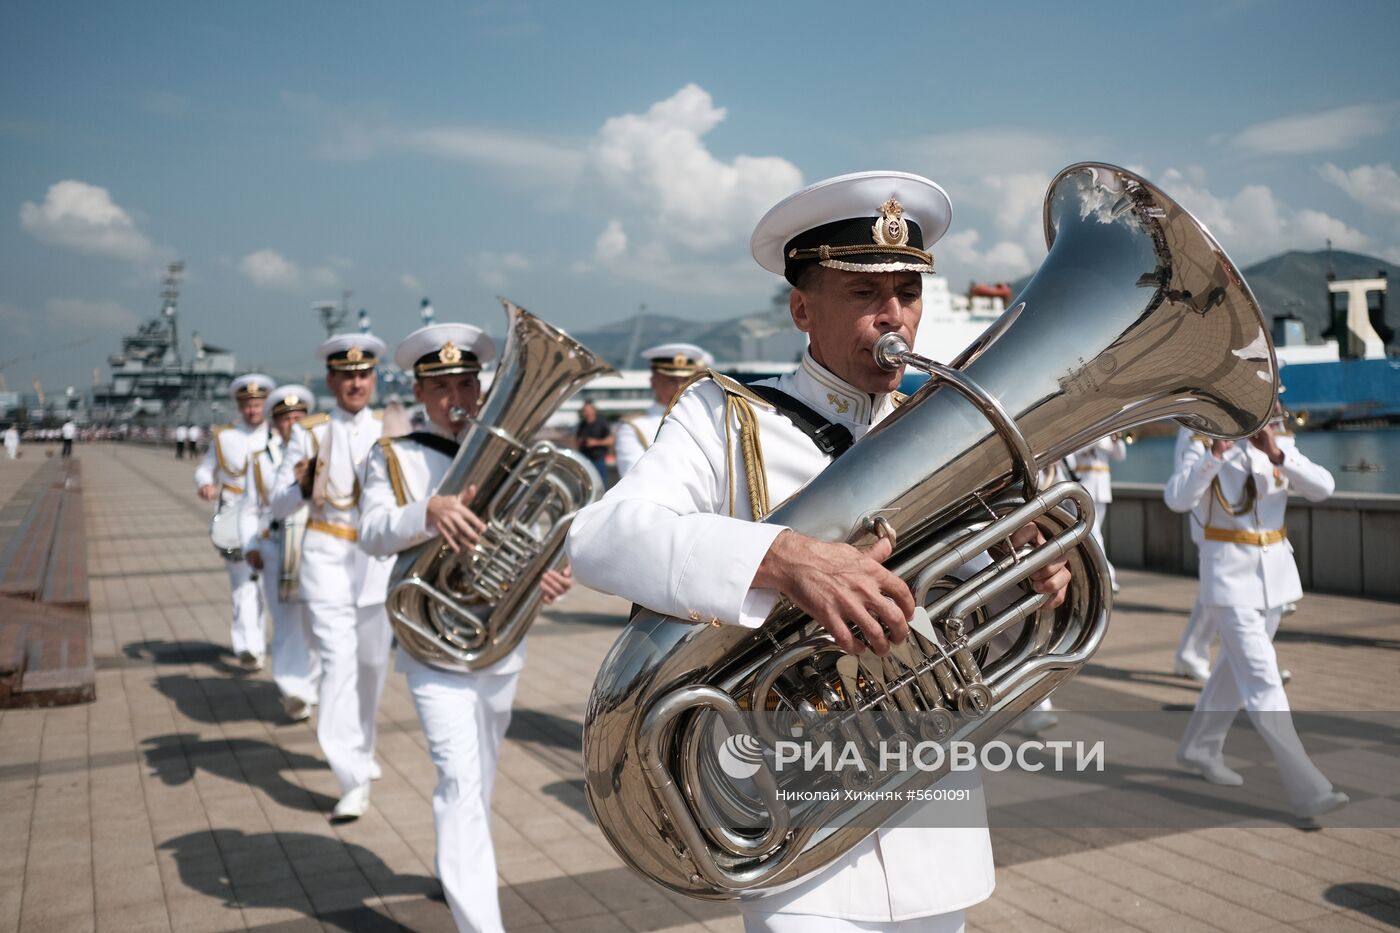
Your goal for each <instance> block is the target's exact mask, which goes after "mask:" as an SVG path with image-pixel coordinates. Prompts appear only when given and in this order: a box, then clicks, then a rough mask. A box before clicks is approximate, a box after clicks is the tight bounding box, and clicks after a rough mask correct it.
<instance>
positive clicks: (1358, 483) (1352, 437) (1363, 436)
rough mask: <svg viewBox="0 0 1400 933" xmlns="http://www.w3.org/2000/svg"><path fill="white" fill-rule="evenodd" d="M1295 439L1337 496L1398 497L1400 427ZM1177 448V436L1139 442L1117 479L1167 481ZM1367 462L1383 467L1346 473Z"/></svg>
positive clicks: (1317, 433)
mask: <svg viewBox="0 0 1400 933" xmlns="http://www.w3.org/2000/svg"><path fill="white" fill-rule="evenodd" d="M1297 439H1298V449H1299V450H1301V451H1302V452H1303V453H1304V454H1306V455H1307V457H1308V459H1309V460H1312V461H1313V462H1314V463H1317V464H1318V465H1320V466H1324V467H1326V468H1327V469H1328V470H1330V471H1331V472H1332V476H1333V477H1334V478H1335V479H1336V481H1337V491H1338V492H1360V493H1376V492H1380V493H1389V494H1392V495H1400V428H1388V429H1382V430H1373V431H1303V432H1300V433H1299V434H1298V435H1297ZM1243 443H1248V441H1245V442H1243ZM1175 444H1176V438H1175V436H1174V435H1167V436H1165V437H1144V438H1139V439H1138V440H1137V442H1136V443H1134V444H1132V445H1130V446H1129V447H1128V459H1127V460H1125V461H1124V462H1123V463H1115V464H1113V479H1114V480H1115V481H1116V482H1124V483H1165V482H1166V481H1167V477H1168V476H1169V475H1170V474H1171V469H1172V451H1173V449H1174V447H1175ZM1363 461H1364V462H1365V463H1368V464H1374V465H1378V466H1381V467H1383V468H1384V469H1382V470H1379V471H1367V472H1362V471H1359V470H1348V469H1345V467H1347V466H1352V467H1355V466H1357V465H1358V464H1360V463H1362V462H1363Z"/></svg>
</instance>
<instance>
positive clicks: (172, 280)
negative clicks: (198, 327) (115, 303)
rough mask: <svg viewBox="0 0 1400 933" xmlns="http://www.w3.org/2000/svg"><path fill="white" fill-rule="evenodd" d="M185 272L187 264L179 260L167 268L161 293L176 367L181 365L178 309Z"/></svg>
mask: <svg viewBox="0 0 1400 933" xmlns="http://www.w3.org/2000/svg"><path fill="white" fill-rule="evenodd" d="M184 271H185V263H184V262H183V261H182V260H178V259H177V260H176V261H174V262H172V263H171V264H170V265H169V266H167V267H166V269H165V280H164V282H163V283H162V287H161V292H160V299H161V304H162V306H163V310H164V314H165V319H166V321H167V323H168V325H169V328H170V346H171V349H172V350H173V351H174V353H175V365H177V366H178V365H180V333H179V330H178V329H177V326H176V322H177V315H176V309H177V308H178V307H179V304H180V275H181V274H182V273H183V272H184Z"/></svg>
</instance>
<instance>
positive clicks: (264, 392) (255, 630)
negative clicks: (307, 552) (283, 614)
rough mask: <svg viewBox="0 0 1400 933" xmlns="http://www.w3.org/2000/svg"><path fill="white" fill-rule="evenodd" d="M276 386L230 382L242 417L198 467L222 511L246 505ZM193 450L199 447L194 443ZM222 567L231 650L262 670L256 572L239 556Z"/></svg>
mask: <svg viewBox="0 0 1400 933" xmlns="http://www.w3.org/2000/svg"><path fill="white" fill-rule="evenodd" d="M276 386H277V383H275V382H273V381H272V379H270V378H269V377H267V376H264V375H261V374H260V373H249V374H248V375H246V376H239V377H238V378H237V379H235V380H233V382H232V383H231V384H230V385H229V394H230V395H232V396H233V400H234V403H235V404H237V406H238V414H239V416H240V417H239V420H237V421H235V422H233V423H231V424H226V425H222V426H221V427H218V428H215V429H214V432H213V434H212V436H211V437H210V440H209V449H208V450H207V451H205V453H204V459H203V460H202V461H200V464H199V467H198V468H197V469H196V470H195V471H194V483H195V489H196V491H197V492H198V493H199V497H200V498H201V499H203V500H204V501H206V502H218V510H219V511H221V512H222V511H223V510H225V509H229V510H233V509H237V508H240V507H241V506H242V503H243V493H244V486H245V485H246V484H247V478H248V464H250V463H251V462H252V460H253V453H254V452H255V451H259V450H262V449H263V448H264V447H266V446H267V424H266V421H265V415H264V412H263V403H264V402H265V401H266V400H267V396H268V394H269V393H270V392H271V391H272V390H273V389H274V388H276ZM190 449H191V450H192V451H193V450H194V449H195V448H194V446H193V445H191V446H190ZM235 522H236V520H235ZM235 527H236V524H235ZM224 569H225V570H227V571H228V584H229V589H230V590H231V591H232V593H233V630H232V633H231V640H232V642H233V652H234V654H236V655H238V663H239V664H240V665H242V666H243V669H244V670H246V671H256V670H261V669H262V665H263V655H264V654H266V652H267V633H266V631H265V630H264V629H263V605H262V595H261V593H260V592H259V591H258V582H257V580H255V579H254V576H255V572H254V570H253V568H252V567H250V566H249V565H248V564H247V562H246V561H244V560H243V559H242V558H241V557H240V558H238V559H234V558H233V557H225V559H224Z"/></svg>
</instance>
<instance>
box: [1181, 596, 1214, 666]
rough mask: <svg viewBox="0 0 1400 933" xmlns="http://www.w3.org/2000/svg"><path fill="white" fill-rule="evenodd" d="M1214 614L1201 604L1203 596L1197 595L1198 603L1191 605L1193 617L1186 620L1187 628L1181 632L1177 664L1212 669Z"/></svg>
mask: <svg viewBox="0 0 1400 933" xmlns="http://www.w3.org/2000/svg"><path fill="white" fill-rule="evenodd" d="M1214 618H1215V617H1214V616H1213V615H1211V614H1210V613H1209V612H1207V611H1206V608H1205V607H1204V606H1202V605H1201V597H1200V596H1199V595H1198V596H1197V597H1196V605H1194V606H1192V607H1191V618H1189V619H1187V620H1186V628H1184V629H1183V630H1182V632H1181V641H1180V642H1179V643H1178V644H1177V646H1176V666H1177V667H1179V668H1182V667H1187V668H1197V669H1199V670H1203V671H1208V670H1210V642H1211V639H1212V638H1214V637H1215V625H1214V622H1213V620H1214Z"/></svg>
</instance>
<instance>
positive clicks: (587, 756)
mask: <svg viewBox="0 0 1400 933" xmlns="http://www.w3.org/2000/svg"><path fill="white" fill-rule="evenodd" d="M1044 224H1045V231H1046V243H1047V246H1048V247H1049V253H1048V255H1047V257H1046V259H1045V261H1044V263H1043V264H1042V265H1041V267H1040V269H1039V270H1037V272H1036V274H1035V276H1034V277H1033V278H1032V279H1031V281H1030V282H1029V283H1028V284H1027V285H1026V287H1025V289H1024V290H1023V291H1022V293H1021V294H1020V295H1019V296H1017V300H1016V301H1015V303H1014V304H1013V305H1012V306H1011V307H1010V308H1009V309H1008V310H1007V311H1006V312H1005V314H1003V315H1002V317H1001V318H1000V319H998V321H996V322H995V323H994V324H993V325H992V326H991V327H989V328H988V329H987V331H985V332H984V333H983V334H982V335H981V336H980V337H979V338H978V339H977V340H975V341H974V342H973V344H972V345H971V346H969V347H968V348H967V349H966V350H964V351H963V353H961V354H960V355H959V356H958V357H957V359H956V360H955V361H954V363H953V364H952V365H950V366H941V365H939V364H937V363H934V362H933V361H931V360H927V359H925V358H923V357H921V356H919V355H917V354H914V353H912V352H910V351H909V349H908V347H907V345H904V344H903V342H902V341H901V340H899V339H898V338H894V339H890V338H886V339H885V340H884V341H882V342H881V343H880V344H879V345H878V346H877V347H876V348H874V350H873V352H874V353H875V354H876V358H877V362H881V363H882V365H886V366H887V367H890V368H897V367H899V366H910V365H912V366H915V367H916V368H920V369H923V370H924V371H926V372H928V373H929V374H930V379H929V381H928V382H927V383H926V384H925V385H924V386H923V387H921V388H920V389H919V390H918V391H917V392H915V393H914V394H913V395H912V396H911V397H910V398H909V399H908V400H906V401H905V402H904V403H903V404H902V405H901V406H900V407H899V408H898V409H896V410H895V412H894V413H893V414H891V415H890V416H889V417H887V418H886V419H885V420H884V421H882V422H881V423H880V424H879V425H877V426H876V427H874V428H873V429H872V430H871V431H870V432H869V433H868V434H867V435H866V436H865V437H863V438H862V439H861V440H860V441H859V442H857V443H856V444H855V445H853V446H852V447H851V448H850V450H849V451H847V452H846V454H845V455H844V456H842V457H841V458H840V459H838V460H836V461H834V462H832V463H831V464H830V465H829V466H828V467H827V468H826V469H825V470H823V472H822V473H820V474H819V475H817V476H816V477H814V478H813V479H812V480H811V481H810V482H809V483H808V484H807V485H806V486H805V487H803V488H802V489H801V490H799V491H798V492H797V493H796V494H795V495H793V496H792V497H791V498H790V499H788V500H787V501H786V502H784V503H783V504H781V505H780V506H778V508H777V509H775V510H774V512H773V513H772V514H771V515H769V516H767V517H766V518H765V519H764V520H765V521H769V522H774V523H777V524H781V525H784V526H787V527H790V528H792V529H794V530H795V531H797V532H799V533H801V534H805V535H809V536H811V537H816V538H820V539H823V540H827V541H843V540H853V541H859V540H862V539H863V540H869V536H870V535H871V534H873V533H874V532H876V531H877V530H878V531H880V532H881V533H883V534H886V535H887V536H889V537H891V538H892V539H893V541H894V542H895V547H894V549H893V553H892V555H891V557H890V558H889V560H888V561H886V565H887V566H888V567H889V568H890V569H891V570H892V571H893V572H894V573H896V574H897V575H898V576H900V577H901V579H903V580H904V581H905V582H906V583H907V584H909V585H910V587H911V589H912V590H913V592H914V596H915V600H916V604H917V605H918V606H920V609H919V610H917V611H916V613H915V621H914V622H913V623H911V630H912V633H911V635H910V638H909V639H908V640H907V641H906V642H905V643H903V644H902V645H900V646H896V648H897V650H895V651H892V652H891V655H890V658H887V659H884V661H883V662H880V663H875V662H874V661H872V660H871V658H872V657H873V656H870V655H869V654H868V653H867V654H866V655H862V656H860V657H859V658H854V657H851V656H845V655H842V654H841V653H840V652H839V650H837V649H836V648H835V646H834V643H832V642H831V640H830V638H829V637H828V636H827V635H826V633H825V631H824V630H823V629H821V627H820V626H818V625H816V624H815V623H814V622H813V621H812V620H811V619H810V618H808V617H806V616H805V615H803V614H802V613H800V612H798V611H797V610H796V609H794V608H793V607H791V606H790V605H786V604H783V603H780V604H779V606H778V607H777V608H776V609H775V610H774V611H773V613H772V614H771V615H770V617H769V618H768V620H767V621H765V623H764V625H763V626H762V627H761V628H760V629H758V630H756V631H755V630H748V629H743V628H739V627H737V626H719V627H712V626H696V625H692V624H689V623H687V622H685V621H684V620H680V619H673V618H669V617H667V616H664V615H661V614H658V613H654V612H647V611H642V612H640V613H639V614H638V615H637V616H636V617H635V618H634V619H633V620H632V622H631V623H630V624H629V625H628V626H627V628H626V629H625V630H624V631H623V633H622V634H621V636H620V637H619V638H618V640H617V641H616V643H615V644H614V645H613V648H612V650H611V652H610V653H609V655H608V657H607V659H606V660H605V662H604V664H603V667H602V669H601V670H600V671H599V674H598V677H597V680H596V682H595V684H594V689H593V692H592V695H591V697H590V700H589V705H588V710H587V714H586V719H585V725H584V735H583V745H584V770H585V790H586V795H587V799H588V803H589V806H590V808H591V809H592V811H593V814H594V816H595V818H596V820H597V822H598V825H599V827H600V828H601V829H602V830H603V833H604V835H605V836H606V837H607V838H608V840H609V841H610V842H611V843H612V845H613V847H614V848H615V849H616V850H617V852H618V854H619V855H620V856H621V857H622V858H623V860H624V861H626V862H627V863H628V864H629V865H631V866H632V867H633V868H634V869H636V870H637V871H639V872H641V873H642V874H645V875H647V876H648V877H650V878H651V879H653V880H654V881H657V882H659V883H660V884H663V885H665V886H667V887H669V888H672V889H673V890H676V891H679V892H682V893H685V894H688V895H692V896H696V897H705V898H720V899H723V898H733V897H736V896H739V895H741V894H752V893H756V892H759V891H763V890H767V889H772V888H775V887H778V886H782V885H786V884H789V883H792V882H795V881H798V880H801V879H803V878H805V877H807V876H809V875H811V874H812V873H814V872H816V871H819V870H820V869H821V868H823V867H824V866H826V865H828V864H830V863H831V862H832V861H833V860H834V859H836V858H838V857H839V856H840V855H841V854H842V853H844V852H846V851H847V850H849V849H850V848H851V847H852V846H854V845H856V844H857V843H858V842H860V840H861V839H863V838H864V837H865V836H866V835H868V834H869V832H870V829H869V826H870V825H875V824H878V822H880V821H888V820H893V819H895V818H897V817H898V815H899V811H900V810H901V808H902V807H903V806H905V804H903V803H899V802H889V803H881V804H877V805H875V806H874V807H873V808H870V809H868V810H867V811H866V813H865V814H864V818H865V822H864V824H863V825H857V822H856V821H855V820H854V819H852V818H851V816H850V814H848V813H847V812H845V810H843V808H842V806H841V805H840V804H836V805H832V806H826V807H825V808H823V807H822V806H818V805H813V806H812V807H810V808H808V809H807V810H801V809H797V808H800V807H801V805H800V804H799V805H787V804H784V803H782V802H781V801H779V800H778V799H777V795H776V793H775V792H774V790H773V785H772V783H771V782H769V783H768V784H765V783H764V781H763V779H761V778H760V777H758V776H757V775H756V776H755V777H754V779H753V781H754V788H753V789H752V791H751V799H752V805H753V807H755V808H756V812H757V813H759V814H760V815H761V816H762V818H763V819H762V825H761V826H757V827H750V829H749V830H748V831H739V830H736V829H734V828H733V827H725V826H716V825H715V820H714V818H713V817H714V815H715V806H716V805H715V804H714V803H713V802H711V801H710V800H709V798H708V796H707V795H706V794H704V793H700V792H698V789H702V788H704V787H708V786H710V785H711V784H712V783H713V782H715V781H719V780H722V776H721V777H720V778H716V777H715V774H716V772H715V770H714V768H713V767H711V766H710V765H709V764H708V763H707V762H708V759H709V758H712V757H713V755H712V754H709V755H708V757H707V749H706V748H705V744H704V741H703V740H702V739H701V738H700V737H699V736H700V733H701V731H702V730H701V728H700V724H701V723H702V722H703V721H704V720H705V719H706V717H708V718H710V719H713V718H714V716H718V717H719V718H720V719H721V720H722V721H723V722H724V723H725V724H726V726H727V727H728V728H729V730H730V732H731V734H732V733H734V732H735V731H736V730H737V729H738V728H739V725H738V723H739V718H740V716H741V714H742V713H743V712H744V711H745V710H765V709H770V708H774V707H773V704H775V703H776V704H777V705H776V709H778V710H780V711H784V710H786V711H793V712H794V713H798V714H800V715H803V716H807V717H812V718H810V720H809V721H808V724H809V725H811V726H814V727H816V728H819V729H826V730H833V731H834V732H836V733H838V734H855V735H858V734H860V732H861V729H862V728H863V726H862V722H861V719H860V716H861V714H863V713H866V712H869V711H871V710H878V711H881V712H887V713H890V714H892V715H894V716H899V717H910V721H915V720H917V721H920V722H922V723H924V726H923V728H925V729H926V730H928V731H932V732H935V733H936V738H937V740H938V741H942V742H948V741H953V740H970V741H978V742H981V741H986V740H989V739H991V738H993V737H995V736H996V735H998V734H999V733H1000V732H1001V731H1002V730H1003V729H1005V728H1006V727H1007V726H1008V725H1009V724H1010V723H1011V722H1013V721H1014V720H1015V719H1016V718H1017V717H1018V716H1019V715H1021V714H1022V713H1023V712H1024V711H1026V710H1028V709H1030V708H1031V707H1032V706H1034V705H1036V704H1037V703H1039V702H1040V701H1041V700H1042V699H1044V698H1045V697H1046V696H1048V695H1049V694H1050V693H1051V692H1052V691H1053V690H1054V689H1055V687H1056V686H1058V684H1060V683H1062V682H1063V681H1064V680H1066V679H1068V678H1069V677H1071V676H1073V674H1074V673H1076V672H1077V671H1078V670H1079V669H1080V667H1081V666H1082V665H1083V664H1084V662H1085V661H1086V660H1087V659H1088V658H1089V657H1090V656H1092V654H1093V653H1094V651H1095V650H1097V648H1098V646H1099V644H1100V643H1101V642H1102V639H1103V637H1104V634H1105V632H1106V631H1107V625H1108V620H1109V614H1110V599H1109V595H1108V594H1109V581H1108V572H1107V565H1106V563H1105V560H1104V557H1103V554H1102V552H1101V550H1100V549H1099V547H1098V545H1097V544H1096V543H1095V542H1094V541H1093V539H1092V537H1091V536H1090V535H1089V533H1088V532H1089V528H1090V527H1091V525H1092V520H1093V503H1092V502H1091V501H1090V500H1089V498H1088V495H1087V493H1085V492H1084V490H1083V487H1081V486H1079V485H1078V484H1076V483H1059V484H1056V485H1054V486H1051V487H1049V488H1047V489H1039V488H1038V484H1037V474H1038V472H1039V470H1041V469H1044V468H1045V467H1046V466H1048V465H1049V464H1051V463H1053V462H1054V461H1056V460H1058V459H1060V458H1061V457H1064V456H1066V455H1067V454H1070V453H1072V452H1074V451H1075V450H1078V449H1080V448H1081V447H1084V446H1086V445H1087V444H1089V443H1091V442H1093V441H1095V440H1097V439H1098V438H1100V437H1103V436H1106V435H1108V434H1111V433H1114V432H1120V431H1127V430H1129V429H1131V428H1133V427H1135V426H1137V425H1141V424H1144V423H1146V422H1149V421H1154V420H1159V419H1164V418H1173V419H1175V420H1177V421H1178V422H1179V423H1181V424H1183V425H1185V426H1187V427H1190V428H1191V429H1193V430H1195V431H1198V432H1200V433H1203V434H1206V435H1209V436H1212V437H1230V438H1237V437H1243V436H1246V435H1248V434H1251V433H1253V432H1254V431H1256V430H1257V429H1258V427H1259V426H1260V425H1261V424H1263V423H1264V421H1265V420H1266V419H1267V417H1268V415H1269V412H1270V410H1271V409H1272V406H1273V402H1274V398H1275V397H1276V395H1277V386H1278V374H1277V366H1276V364H1275V361H1274V355H1273V347H1272V345H1271V343H1270V341H1269V337H1268V330H1267V327H1266V326H1265V324H1264V320H1263V316H1262V314H1261V313H1260V311H1259V308H1258V305H1257V304H1256V303H1255V301H1254V297H1253V295H1252V294H1251V293H1250V291H1249V288H1248V286H1247V285H1246V284H1245V282H1244V279H1243V278H1242V277H1241V276H1240V274H1239V272H1238V270H1237V269H1236V268H1235V266H1234V264H1233V263H1232V262H1231V261H1230V259H1229V258H1228V257H1227V256H1226V255H1225V253H1224V251H1223V250H1222V249H1221V248H1220V246H1219V244H1218V243H1217V242H1216V241H1215V239H1214V238H1213V237H1212V236H1211V235H1210V233H1209V232H1208V231H1207V230H1206V229H1205V228H1204V227H1203V226H1202V225H1201V224H1200V223H1199V222H1197V221H1196V220H1195V219H1194V218H1193V217H1192V216H1191V215H1190V214H1189V213H1188V212H1187V211H1185V210H1184V209H1182V208H1181V207H1180V206H1179V205H1177V204H1176V202H1174V201H1173V200H1172V199H1171V198H1170V197H1168V196H1167V195H1166V194H1164V193H1163V192H1162V191H1160V190H1159V189H1157V188H1156V187H1154V186H1153V185H1151V184H1150V183H1149V182H1147V181H1145V180H1144V179H1142V178H1140V177H1138V176H1137V175H1134V174H1133V173H1131V172H1128V171H1125V170H1123V169H1120V168H1117V167H1115V166H1111V165H1106V164H1101V163H1080V164H1076V165H1072V166H1070V167H1068V168H1066V169H1064V170H1063V171H1062V172H1060V173H1059V175H1058V176H1057V177H1056V178H1055V180H1054V181H1053V182H1052V184H1051V186H1050V188H1049V190H1048V191H1047V193H1046V196H1045V204H1044ZM1030 521H1035V522H1036V523H1037V524H1040V525H1041V526H1042V527H1043V529H1044V530H1045V532H1046V537H1047V538H1048V540H1047V542H1046V544H1044V545H1041V546H1040V547H1038V548H1030V547H1024V548H1022V549H1020V550H1016V551H1012V550H1011V549H1010V548H1009V546H1001V547H998V545H997V542H1002V541H1006V540H1007V539H1008V538H1009V536H1010V535H1011V534H1012V533H1013V532H1014V531H1015V530H1016V529H1017V528H1019V527H1021V526H1023V525H1025V524H1026V523H1027V522H1030ZM983 554H986V555H989V563H988V565H987V566H986V567H985V568H984V569H980V570H976V571H975V572H968V571H967V570H966V565H967V564H968V561H969V560H970V559H971V558H973V557H977V556H978V555H983ZM1056 560H1067V561H1068V562H1069V564H1070V567H1071V574H1072V581H1071V584H1070V588H1069V591H1068V593H1067V598H1066V601H1065V603H1064V604H1063V605H1062V606H1060V607H1058V608H1057V609H1054V610H1051V609H1047V608H1046V606H1045V603H1046V602H1047V600H1046V598H1045V597H1042V596H1040V595H1039V594H1035V593H1034V592H1033V591H1031V590H1030V588H1029V587H1028V586H1027V585H1026V584H1025V581H1026V579H1027V578H1028V577H1029V575H1030V574H1031V573H1033V572H1034V571H1035V569H1037V568H1038V567H1041V566H1044V565H1045V564H1048V563H1050V562H1052V561H1056ZM960 568H961V572H963V573H966V574H967V578H966V579H958V578H957V577H956V576H955V575H954V572H955V571H959V570H960ZM1007 600H1010V603H1009V605H1007V604H1006V601H1007ZM1005 643H1009V647H998V645H1003V644H1005ZM891 659H892V660H891ZM875 661H879V659H875ZM803 710H806V712H802V711H803ZM815 710H824V711H825V712H823V713H821V714H820V715H817V713H815V712H813V711H815ZM920 717H922V718H920ZM755 718H756V719H757V720H758V721H759V722H761V721H762V717H755ZM867 727H868V726H867ZM755 729H756V730H757V731H759V732H762V728H761V727H759V726H755ZM843 730H844V731H843ZM852 730H854V731H852ZM766 738H767V739H769V740H770V741H771V739H772V738H773V736H772V735H771V734H770V735H767V736H766ZM767 773H768V772H767V769H766V768H760V769H759V771H758V775H763V774H767ZM941 776H942V775H941V773H938V772H932V773H930V772H924V771H921V770H918V769H912V771H911V772H902V773H900V774H899V775H897V776H896V777H894V778H891V779H890V780H891V782H892V785H891V786H888V787H887V786H882V787H881V789H899V788H903V787H905V786H906V785H907V786H908V787H914V786H927V785H928V784H931V783H933V782H934V781H936V780H937V779H938V778H939V777H941ZM913 782H917V784H916V783H913ZM720 799H722V797H721V798H720ZM790 806H793V807H797V808H794V809H789V807H790ZM823 806H825V805H823ZM847 806H849V805H847ZM870 814H874V815H876V816H878V817H879V818H880V820H879V821H876V823H875V824H872V823H871V822H870ZM818 830H820V831H818Z"/></svg>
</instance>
